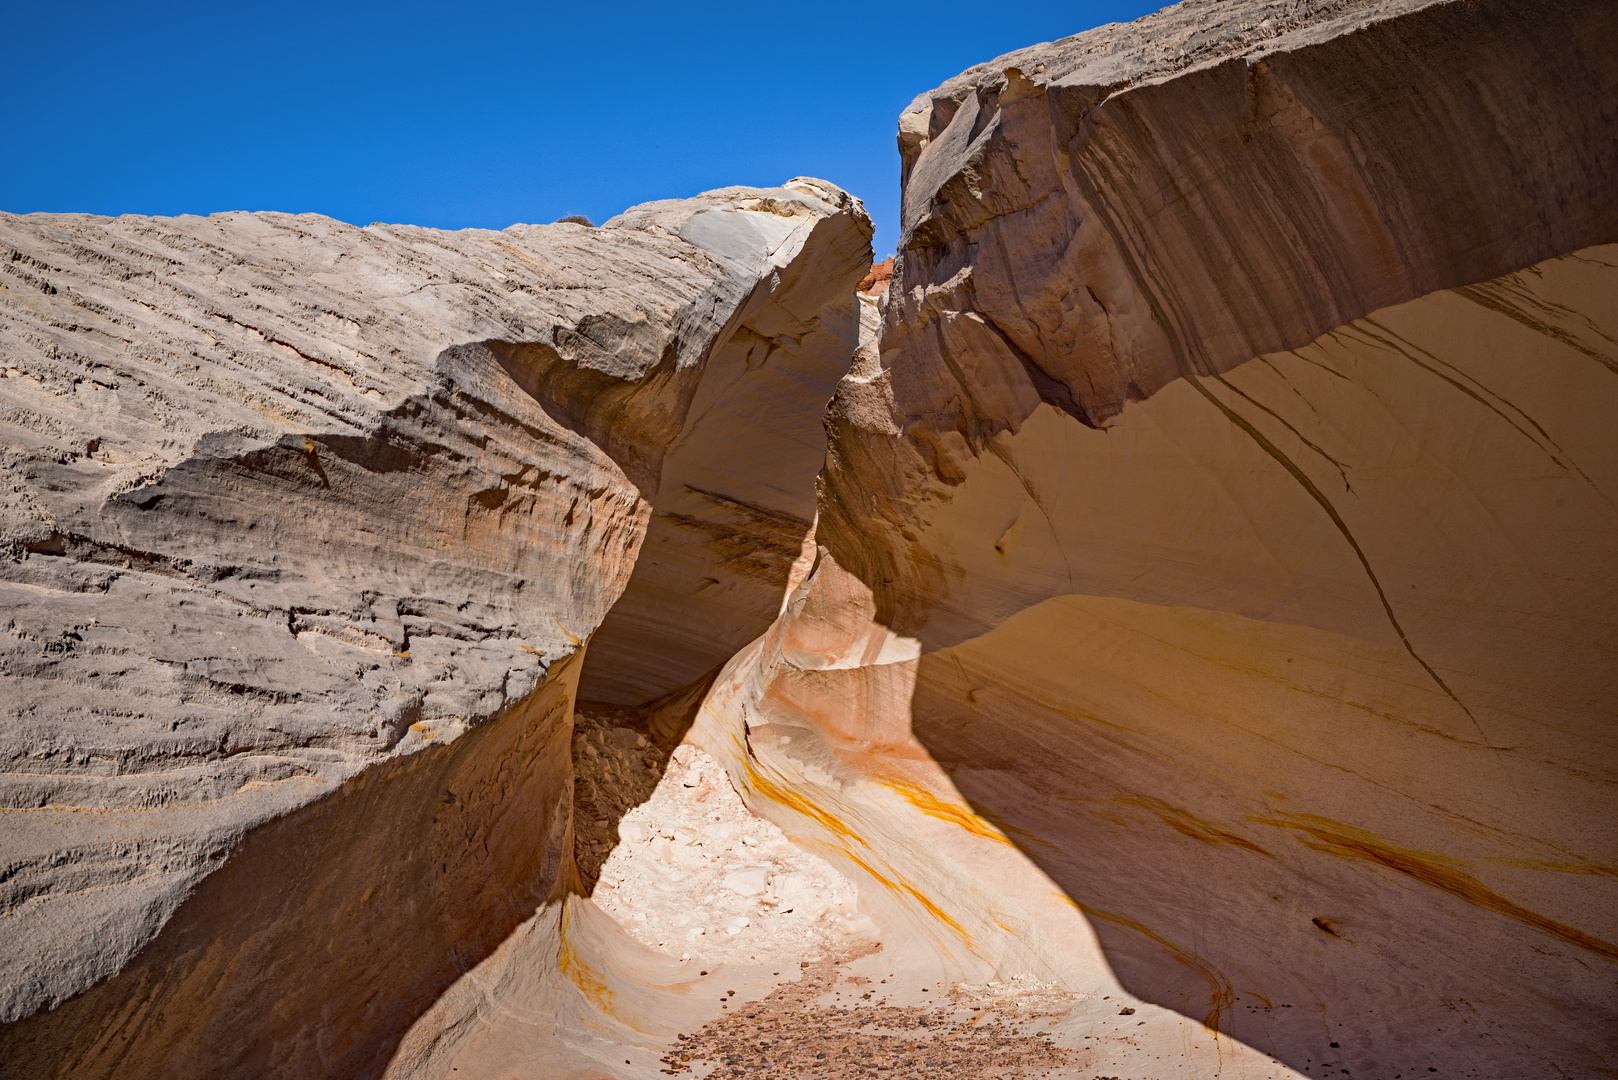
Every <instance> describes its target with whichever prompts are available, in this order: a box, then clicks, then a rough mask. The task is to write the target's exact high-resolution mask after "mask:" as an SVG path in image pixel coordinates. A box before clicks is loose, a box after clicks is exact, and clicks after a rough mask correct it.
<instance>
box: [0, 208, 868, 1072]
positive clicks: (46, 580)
mask: <svg viewBox="0 0 1618 1080" xmlns="http://www.w3.org/2000/svg"><path fill="white" fill-rule="evenodd" d="M869 237H870V224H869V220H868V219H867V218H866V216H865V214H864V212H863V210H862V209H861V208H860V206H859V204H858V203H857V201H855V200H852V199H851V198H850V197H849V196H847V195H846V194H844V193H843V192H841V191H840V190H838V189H836V188H834V187H831V186H830V185H827V184H823V183H821V182H819V181H813V180H797V181H792V182H790V183H789V184H787V185H786V186H784V187H782V188H774V189H750V188H733V189H726V190H723V191H718V192H711V193H708V194H706V195H703V196H700V197H698V198H695V199H689V200H684V201H679V202H669V203H658V204H649V205H647V206H644V207H638V208H635V209H634V210H631V211H630V212H628V213H626V214H625V215H623V216H621V217H620V218H618V219H615V220H614V221H612V222H609V223H607V225H606V226H604V227H602V228H600V229H591V228H585V227H582V226H578V225H570V224H565V225H555V226H513V227H512V228H510V229H507V230H505V231H503V232H487V231H475V230H474V231H467V232H459V233H450V232H441V231H437V230H431V229H418V228H411V227H403V226H386V225H374V226H371V227H369V228H366V229H357V228H353V227H350V226H347V225H343V224H341V223H338V222H334V221H331V220H329V219H324V218H318V217H312V216H303V217H295V216H288V215H278V214H226V215H216V216H214V217H211V218H174V219H153V218H135V217H126V218H117V219H106V218H95V217H88V216H75V215H32V216H26V217H17V216H6V217H4V218H3V219H0V244H3V245H4V254H3V259H0V272H3V277H0V283H3V285H4V293H3V294H0V350H3V358H4V361H3V365H0V367H3V374H4V376H5V377H4V378H3V379H0V425H3V427H0V434H3V438H4V459H3V467H4V468H5V470H6V473H7V474H8V477H9V486H8V489H7V497H6V500H5V505H4V510H3V520H0V542H3V543H4V544H5V545H6V546H7V556H8V557H7V558H6V560H5V561H4V562H3V564H0V570H3V573H0V577H3V581H0V597H3V603H4V607H5V613H4V619H5V623H6V627H7V630H8V635H9V636H8V638H7V644H6V645H5V646H4V653H3V656H0V679H3V680H4V690H3V692H0V697H3V699H4V702H5V707H4V708H5V715H4V722H5V726H4V731H3V732H0V739H3V742H0V755H3V766H4V772H3V773H0V792H3V806H0V814H3V816H4V830H5V831H4V850H3V852H0V860H3V865H4V868H5V869H4V874H3V876H0V889H3V892H0V898H3V902H0V922H3V924H4V925H3V928H0V937H4V939H5V940H6V942H7V947H6V949H5V950H4V955H3V964H4V970H3V974H0V987H3V993H4V997H3V999H0V1008H3V1019H4V1020H6V1021H12V1022H13V1023H11V1024H10V1025H9V1026H7V1027H5V1028H3V1029H0V1047H3V1049H0V1072H3V1073H5V1074H6V1075H17V1076H48V1075H61V1076H67V1075H72V1076H97V1075H135V1074H141V1075H157V1074H159V1073H161V1074H162V1075H166V1076H187V1075H196V1076H227V1075H255V1076H260V1075H272V1074H274V1075H288V1076H314V1075H375V1074H377V1073H378V1072H379V1071H380V1070H381V1068H382V1067H383V1066H384V1065H385V1064H386V1062H387V1061H388V1059H389V1057H390V1056H391V1054H392V1053H393V1050H394V1046H395V1044H396V1043H397V1041H398V1039H399V1038H400V1037H401V1035H402V1034H403V1033H404V1030H405V1028H406V1027H407V1026H408V1025H409V1024H410V1023H412V1022H413V1021H414V1020H415V1019H416V1018H417V1017H418V1016H419V1015H420V1014H421V1013H422V1011H423V1010H425V1009H426V1008H427V1007H428V1005H430V1004H431V1002H432V1001H433V1000H434V999H435V998H436V997H437V996H438V995H439V994H440V993H441V992H442V990H443V989H444V988H445V987H446V986H448V985H449V984H450V983H451V982H452V981H453V979H454V978H456V977H457V976H459V975H460V974H461V973H462V972H464V971H465V970H467V968H469V967H470V966H472V965H474V964H476V963H477V962H478V961H479V960H480V959H482V958H483V957H484V956H485V955H487V954H488V953H489V952H490V951H491V950H492V949H494V948H495V946H496V945H498V944H499V943H500V942H501V941H502V940H503V939H505V938H506V937H507V936H508V934H509V933H510V932H511V931H512V930H513V929H515V928H516V927H517V926H519V925H520V924H521V923H523V921H524V920H526V919H528V918H529V917H530V916H531V915H533V914H534V912H535V911H536V910H538V909H539V908H540V907H541V906H542V905H543V904H545V903H546V902H547V901H552V900H555V899H557V898H559V897H560V896H561V895H562V894H563V892H564V891H565V890H567V889H568V888H569V887H570V883H571V882H572V881H573V880H574V871H573V863H572V844H571V839H570V837H571V804H572V776H571V766H570V754H569V749H570V741H571V722H572V717H571V712H572V707H573V700H574V695H575V688H576V685H577V682H578V678H579V673H580V667H581V659H582V651H583V650H582V643H583V640H584V639H586V638H588V637H589V636H590V634H591V633H592V632H593V631H594V630H595V629H596V628H597V627H598V626H599V625H600V624H601V621H602V619H603V617H604V616H605V614H606V612H607V610H608V609H609V608H610V607H611V605H612V604H613V603H614V602H615V601H616V600H617V599H618V597H619V595H620V594H621V593H622V591H623V589H624V586H625V584H626V583H627V581H628V580H629V578H630V575H631V571H632V568H633V567H634V565H635V560H636V555H637V552H638V550H639V548H640V546H641V544H642V540H643V538H644V536H645V532H646V527H647V523H648V520H649V518H650V517H651V514H652V509H653V506H654V505H656V504H657V502H658V500H659V498H660V482H661V478H662V473H663V471H664V463H665V455H667V454H668V453H669V452H670V448H671V447H677V446H680V445H684V444H688V443H690V442H692V441H700V440H702V439H707V440H709V441H712V440H715V439H723V438H724V433H723V432H716V431H715V430H714V428H715V427H716V426H723V424H725V423H729V422H731V421H730V418H729V417H726V416H723V415H717V416H716V414H715V410H713V409H712V408H706V407H704V408H698V406H701V405H702V403H703V402H705V401H706V400H707V399H708V397H711V396H713V395H714V394H715V393H717V392H719V391H718V390H716V389H715V388H714V387H712V386H710V385H709V380H710V379H711V378H713V377H715V369H714V368H711V367H710V364H711V363H712V362H713V361H714V359H715V358H716V357H717V358H719V359H720V360H721V361H722V364H721V365H720V367H719V369H717V370H718V376H719V378H720V379H721V381H722V382H723V383H724V384H725V385H724V387H722V388H720V389H721V390H722V389H725V388H729V387H733V386H735V385H736V384H737V383H738V382H742V383H745V375H744V374H743V373H739V372H736V371H732V370H730V368H733V367H737V366H738V365H737V364H734V363H732V362H731V360H730V353H732V352H734V351H735V349H736V347H737V346H736V345H735V342H734V340H733V339H735V338H736V337H738V336H739V335H745V334H748V333H751V331H750V330H749V329H748V327H749V326H750V320H751V321H752V322H758V321H760V320H761V318H762V317H761V316H759V315H758V314H757V313H758V312H759V311H761V310H762V311H765V312H775V311H790V312H792V313H794V314H795V315H796V316H797V317H799V318H802V319H804V320H808V321H811V322H816V323H819V322H822V321H823V322H825V323H827V324H828V325H831V326H837V325H842V324H843V323H846V322H847V321H848V320H850V319H851V318H853V311H854V301H853V296H852V291H853V287H854V285H855V283H857V282H858V280H859V278H860V276H861V275H862V274H863V273H864V272H865V269H866V267H867V266H868V265H869ZM804 263H808V264H810V265H813V266H814V267H816V268H817V270H818V271H819V273H818V274H817V276H816V277H815V279H814V282H813V289H812V290H806V289H805V287H804V285H803V282H802V281H801V280H800V279H799V278H797V277H794V276H793V272H794V268H796V267H799V266H800V265H802V264H804ZM839 275H841V276H840V277H839ZM806 291H807V292H808V293H809V294H808V295H805V293H806ZM777 321H779V317H778V318H777ZM772 325H773V324H772ZM814 359H815V364H818V365H819V366H818V367H817V366H815V365H807V364H803V363H802V362H801V357H800V356H799V355H798V354H797V353H793V352H790V351H788V352H783V353H780V354H778V355H772V356H771V357H770V369H771V371H772V373H774V374H775V375H776V376H777V377H778V378H782V379H787V380H791V379H792V378H794V377H798V378H801V379H803V380H804V381H805V382H806V383H807V384H808V385H809V386H810V387H811V388H813V387H815V386H820V385H822V384H824V385H825V393H823V394H822V395H821V396H820V398H819V399H818V400H812V393H811V395H810V398H809V399H806V400H805V402H804V403H803V404H801V406H800V407H801V409H802V410H803V411H804V412H806V413H807V414H808V415H809V416H810V417H811V418H812V417H815V416H818V414H819V411H820V409H821V407H822V406H823V405H824V402H825V398H826V396H827V395H828V394H829V393H830V388H831V383H832V382H833V381H834V380H835V378H836V377H837V374H839V373H833V374H832V375H831V376H830V377H828V376H827V375H826V373H825V372H824V371H822V370H820V369H821V368H822V367H824V365H825V360H824V357H821V356H817V357H815V358H814ZM844 364H845V366H846V354H845V357H844ZM743 366H745V365H743ZM800 368H803V370H800ZM785 407H789V408H790V407H791V403H788V405H787V406H785ZM817 457H818V455H817ZM815 467H818V461H817V462H816V464H815V465H813V466H810V467H809V468H808V470H807V473H806V475H805V476H804V477H803V483H804V484H805V485H808V484H809V482H810V478H811V477H812V475H813V471H814V468H815ZM805 528H807V526H805ZM783 580H784V575H783ZM778 608H779V597H776V598H774V599H773V601H772V602H771V604H770V606H769V608H768V609H767V610H766V611H765V613H764V615H765V618H766V619H767V618H768V617H769V616H771V615H773V613H774V612H775V611H776V610H778Z"/></svg>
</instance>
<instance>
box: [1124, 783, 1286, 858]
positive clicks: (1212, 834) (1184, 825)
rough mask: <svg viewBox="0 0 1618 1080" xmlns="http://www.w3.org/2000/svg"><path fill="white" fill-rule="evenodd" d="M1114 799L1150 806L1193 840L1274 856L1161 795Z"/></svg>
mask: <svg viewBox="0 0 1618 1080" xmlns="http://www.w3.org/2000/svg"><path fill="white" fill-rule="evenodd" d="M1115 801H1117V802H1121V803H1127V804H1129V805H1130V806H1139V807H1141V808H1142V809H1144V810H1150V811H1151V812H1152V813H1154V814H1156V815H1157V816H1158V818H1159V819H1161V820H1162V822H1163V824H1165V825H1167V826H1168V827H1169V828H1171V829H1173V830H1174V831H1175V832H1177V833H1180V834H1181V835H1183V836H1189V837H1190V838H1191V839H1193V840H1200V841H1202V842H1203V843H1204V844H1232V845H1234V846H1236V847H1239V848H1242V849H1244V850H1246V851H1251V852H1253V853H1255V854H1257V855H1263V856H1264V857H1265V858H1269V859H1273V858H1275V856H1274V855H1272V854H1270V853H1269V852H1268V851H1265V850H1264V849H1263V848H1261V847H1259V846H1258V845H1257V844H1255V843H1253V841H1251V840H1249V839H1247V837H1245V836H1241V835H1240V834H1238V833H1233V832H1231V831H1230V830H1229V829H1226V828H1224V827H1222V826H1220V825H1218V824H1216V823H1214V822H1211V821H1208V820H1206V819H1204V818H1200V817H1197V816H1196V815H1195V814H1193V813H1191V812H1190V811H1189V810H1183V809H1181V808H1180V807H1178V806H1174V805H1173V804H1171V803H1166V802H1164V801H1163V800H1162V799H1154V798H1152V797H1151V796H1150V795H1124V796H1121V797H1119V798H1118V799H1117V800H1115Z"/></svg>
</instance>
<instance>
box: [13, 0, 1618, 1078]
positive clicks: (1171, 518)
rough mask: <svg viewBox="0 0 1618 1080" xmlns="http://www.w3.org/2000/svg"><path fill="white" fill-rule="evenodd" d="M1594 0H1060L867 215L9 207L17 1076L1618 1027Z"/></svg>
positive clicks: (1600, 28) (817, 203)
mask: <svg viewBox="0 0 1618 1080" xmlns="http://www.w3.org/2000/svg"><path fill="white" fill-rule="evenodd" d="M1615 39H1618V9H1615V8H1614V7H1613V6H1612V5H1611V4H1604V3H1597V2H1595V0H1583V2H1578V0H1534V2H1532V3H1526V4H1525V3H1516V2H1507V0H1451V2H1433V0H1190V2H1188V3H1184V4H1180V5H1177V6H1175V7H1172V8H1167V9H1165V10H1164V11H1161V12H1159V13H1157V14H1155V15H1153V16H1150V17H1148V18H1146V19H1142V20H1140V21H1138V22H1136V23H1133V24H1130V25H1128V26H1117V25H1115V26H1108V27H1102V28H1099V29H1097V30H1093V31H1089V32H1087V33H1084V34H1080V35H1078V36H1076V37H1073V38H1069V39H1065V40H1063V41H1059V42H1054V43H1050V44H1045V45H1037V46H1033V47H1031V48H1028V49H1024V50H1021V51H1019V52H1017V53H1013V54H1009V55H1008V56H1005V57H1001V58H999V59H998V60H995V61H993V62H991V63H988V64H985V65H981V66H979V67H977V68H974V69H972V70H971V71H968V72H966V73H964V74H962V75H961V76H959V77H958V78H956V79H952V80H950V81H949V82H947V83H945V84H944V85H943V86H941V87H939V88H938V89H937V90H935V91H933V92H931V93H929V94H924V95H922V96H921V97H919V98H917V99H916V101H915V103H914V104H913V105H912V106H911V107H910V108H909V109H907V110H906V111H905V113H904V114H903V115H902V116H901V118H900V122H899V149H900V156H901V160H902V179H903V184H904V202H903V222H902V226H903V231H902V239H901V244H900V250H899V253H898V256H897V258H896V259H895V260H894V261H893V262H892V263H891V264H883V265H882V266H878V267H872V266H871V265H870V254H871V253H870V250H869V239H870V235H871V233H870V225H869V222H868V220H867V219H866V218H865V216H864V214H863V211H862V209H861V208H860V206H859V204H858V202H857V200H854V199H852V198H851V197H850V196H848V195H846V194H845V193H843V192H841V191H839V190H838V189H836V188H833V187H832V186H830V185H828V184H825V183H823V182H821V181H815V180H807V179H800V180H795V181H791V182H789V183H788V184H787V185H785V186H784V187H782V188H778V189H768V190H760V189H741V188H738V189H726V190H724V191H719V192H711V193H708V194H707V195H704V196H700V197H698V198H696V199H692V200H685V201H680V202H668V203H653V204H648V205H646V206H642V207H637V208H635V209H633V210H631V211H629V212H628V213H626V214H624V215H622V216H621V217H619V218H616V219H614V220H613V221H611V222H609V223H608V224H607V225H606V226H604V227H603V228H601V229H592V228H589V227H586V226H583V225H580V224H558V225H555V226H538V227H533V226H518V227H513V228H512V229H508V230H506V231H504V232H502V233H489V232H464V233H442V232H436V231H433V230H423V229H409V228H401V227H395V226H372V227H370V228H367V229H352V228H349V227H347V226H343V225H339V224H337V223H334V222H330V221H326V220H324V219H318V218H307V217H286V216H279V215H249V214H241V215H221V216H219V217H215V218H209V219H194V218H183V219H174V220H154V219H135V218H126V219H118V220H107V219H99V218H87V217H63V216H50V217H44V216H35V217H27V218H17V217H5V218H0V243H3V245H4V249H3V251H4V259H0V285H3V288H4V292H3V293H0V361H3V363H0V367H3V369H4V376H5V377H4V378H3V379H0V442H3V446H4V454H5V456H4V458H3V459H0V465H3V467H4V468H5V469H7V470H8V475H9V477H10V480H9V483H8V485H7V487H6V488H5V489H3V490H5V491H6V496H5V499H4V501H3V507H0V511H3V515H4V516H3V518H0V542H3V543H4V544H5V545H6V549H7V550H6V555H7V559H6V560H5V561H4V562H0V604H3V605H4V609H5V610H4V614H3V618H4V619H5V620H6V627H7V630H8V637H7V638H6V639H5V644H4V645H3V650H0V679H3V680H4V681H3V683H0V686H3V688H4V693H3V695H0V708H3V709H4V712H3V713H0V724H3V726H0V754H4V763H3V766H4V772H3V773H0V795H3V803H0V820H3V821H4V832H3V834H0V837H3V847H0V866H3V867H4V869H3V871H0V940H4V941H6V942H7V943H8V948H7V949H6V951H4V952H3V953H0V964H3V965H5V966H4V967H3V968H0V990H3V992H4V995H5V996H4V997H3V998H0V1007H3V1008H4V1010H5V1012H4V1014H3V1018H4V1019H5V1020H9V1021H12V1022H11V1023H9V1024H8V1025H7V1026H4V1027H0V1076H18V1077H24V1076H26V1077H35V1076H114V1075H120V1076H121V1075H165V1076H168V1075H173V1076H216V1075H223V1076H245V1075H253V1076H258V1075H285V1076H313V1075H342V1076H387V1077H390V1078H392V1080H428V1078H432V1080H449V1078H451V1077H456V1078H458V1077H462V1076H505V1075H512V1076H519V1077H528V1076H533V1077H547V1078H551V1077H567V1078H576V1080H599V1078H600V1077H602V1076H614V1077H625V1078H627V1077H642V1076H654V1075H663V1074H667V1073H676V1074H678V1073H683V1072H692V1073H694V1074H701V1075H709V1074H713V1071H714V1070H716V1069H717V1070H729V1071H730V1072H731V1073H732V1074H738V1073H739V1070H745V1069H752V1070H754V1071H755V1072H756V1073H761V1074H763V1075H779V1076H794V1077H795V1076H804V1075H811V1076H820V1077H825V1078H827V1080H831V1078H841V1077H853V1076H863V1075H867V1070H870V1069H877V1068H880V1069H881V1070H882V1071H884V1073H885V1074H887V1075H892V1076H907V1077H910V1076H913V1077H928V1076H935V1075H945V1074H948V1075H961V1076H984V1077H988V1076H996V1077H998V1076H1014V1075H1018V1074H1019V1072H1020V1073H1023V1074H1028V1075H1044V1074H1046V1073H1053V1074H1057V1075H1073V1076H1101V1077H1106V1076H1124V1075H1127V1076H1158V1077H1167V1076H1171V1075H1176V1074H1181V1075H1186V1076H1211V1075H1235V1076H1254V1077H1257V1076H1264V1077H1278V1076H1286V1077H1320V1076H1324V1075H1349V1076H1386V1077H1395V1078H1397V1077H1401V1076H1403V1077H1408V1076H1413V1075H1455V1074H1463V1075H1476V1076H1498V1077H1523V1078H1527V1077H1541V1076H1553V1075H1554V1076H1570V1077H1572V1076H1578V1077H1584V1076H1600V1075H1607V1074H1608V1073H1609V1072H1610V1070H1611V1065H1610V1063H1611V1062H1612V1061H1613V1060H1614V1059H1615V1058H1618V1042H1615V1041H1614V1035H1613V1032H1615V1031H1618V989H1615V988H1618V885H1615V881H1618V824H1615V823H1618V729H1615V728H1614V725H1613V718H1614V716H1615V715H1618V542H1615V540H1614V537H1615V536H1618V437H1615V436H1614V434H1613V428H1612V424H1611V422H1610V420H1611V417H1612V416H1613V415H1615V414H1618V200H1615V199H1614V198H1613V197H1612V194H1611V177H1612V176H1613V175H1614V173H1615V166H1618V104H1615V103H1618V53H1615V52H1614V50H1613V49H1612V48H1611V46H1610V42H1612V41H1613V40H1615ZM828 397H830V403H829V405H827V404H826V402H827V398H828ZM822 420H823V424H822ZM817 473H818V477H817ZM586 641H588V642H589V645H588V649H587V650H586V648H585V642H586ZM576 705H577V710H576V708H575V706H576ZM576 712H577V715H578V716H580V717H582V719H581V720H580V722H579V723H578V725H577V729H576V730H575V724H574V718H575V713H576ZM682 744H683V745H682ZM575 770H576V771H577V776H578V783H577V784H576V785H575ZM733 795H738V796H740V798H741V799H742V800H743V801H744V802H745V804H746V806H747V808H748V809H750V810H751V811H752V812H754V813H756V814H758V815H760V816H762V817H765V818H767V819H769V820H768V823H766V822H760V821H757V820H752V819H749V818H748V817H747V816H746V815H744V813H743V812H742V810H741V808H740V806H739V805H738V803H737V801H736V800H735V799H734V798H732V796H733ZM575 814H576V815H578V816H579V818H580V821H579V823H578V827H577V828H576V829H575V827H574V822H573V817H574V815H575ZM575 860H576V861H575ZM822 860H824V861H822ZM580 893H583V894H589V895H579V894H580ZM856 907H857V910H855V909H856ZM800 908H801V910H800ZM715 942H719V944H715ZM12 943H18V944H12ZM795 959H796V962H794V960H795Z"/></svg>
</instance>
